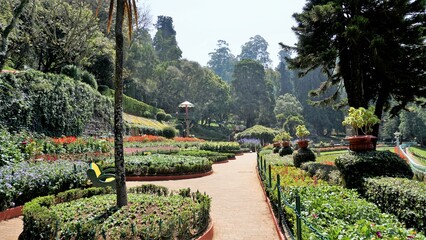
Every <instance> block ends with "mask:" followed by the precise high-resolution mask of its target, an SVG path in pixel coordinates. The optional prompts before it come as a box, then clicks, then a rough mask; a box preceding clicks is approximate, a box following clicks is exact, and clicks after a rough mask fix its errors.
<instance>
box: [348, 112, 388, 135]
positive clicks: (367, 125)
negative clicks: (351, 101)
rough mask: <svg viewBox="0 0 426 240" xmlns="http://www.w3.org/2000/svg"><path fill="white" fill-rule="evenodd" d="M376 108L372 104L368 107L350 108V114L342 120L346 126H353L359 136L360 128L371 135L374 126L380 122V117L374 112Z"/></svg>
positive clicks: (365, 133)
mask: <svg viewBox="0 0 426 240" xmlns="http://www.w3.org/2000/svg"><path fill="white" fill-rule="evenodd" d="M374 111H375V108H374V107H373V106H370V107H369V108H368V109H365V108H363V107H360V108H353V107H350V108H349V114H348V116H347V117H345V120H344V121H343V122H342V124H343V125H344V126H351V127H352V130H353V132H354V134H355V135H356V136H358V129H359V130H360V131H361V132H362V133H363V134H364V135H369V134H371V132H372V131H373V126H374V125H375V124H377V123H380V119H379V118H378V117H377V116H376V115H375V114H374Z"/></svg>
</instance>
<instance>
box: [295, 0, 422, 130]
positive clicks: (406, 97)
mask: <svg viewBox="0 0 426 240" xmlns="http://www.w3.org/2000/svg"><path fill="white" fill-rule="evenodd" d="M425 7H426V4H425V2H424V0H395V1H384V0H379V1H353V0H330V1H320V0H308V1H307V3H306V5H305V7H304V9H303V12H302V13H297V14H294V15H293V16H294V18H295V19H296V22H297V26H296V27H294V28H293V30H294V31H295V33H296V34H297V36H298V38H299V41H298V44H297V47H296V49H297V52H298V56H297V57H296V58H295V59H293V60H292V61H291V63H292V66H293V67H296V68H300V69H304V70H305V72H304V73H307V72H309V71H311V70H313V69H315V68H317V67H321V68H322V71H323V72H324V73H326V74H327V77H328V79H327V82H326V83H325V84H323V85H321V87H320V89H319V90H320V91H321V90H324V89H326V88H327V87H328V86H330V85H339V84H340V86H344V87H345V89H346V93H347V97H348V98H347V101H348V104H349V106H351V107H355V108H357V107H367V106H368V105H369V104H370V103H373V104H374V105H375V114H376V115H377V116H378V117H379V118H381V116H382V113H383V111H384V110H387V109H386V106H389V101H390V100H391V99H395V100H396V101H397V104H396V105H394V106H393V108H392V109H391V112H392V113H394V114H395V113H397V112H398V111H399V110H400V109H402V108H404V107H405V106H406V105H407V104H408V103H409V102H414V101H416V98H417V97H419V96H425V95H426V81H425V78H426V74H425V69H426V45H425V42H424V41H425V40H424V39H425V31H426V30H425V28H424V26H425V25H426V11H425ZM339 90H340V89H336V94H333V95H332V96H331V97H330V98H329V100H332V99H334V98H336V97H337V96H338V92H339ZM320 91H319V92H320ZM373 134H374V135H376V136H377V135H378V125H376V126H375V127H374V132H373Z"/></svg>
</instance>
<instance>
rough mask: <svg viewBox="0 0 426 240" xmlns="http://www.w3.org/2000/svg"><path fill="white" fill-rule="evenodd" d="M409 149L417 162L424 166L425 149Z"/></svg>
mask: <svg viewBox="0 0 426 240" xmlns="http://www.w3.org/2000/svg"><path fill="white" fill-rule="evenodd" d="M409 151H410V152H411V153H413V155H414V157H415V158H416V160H417V161H419V163H421V164H422V165H424V166H426V149H425V148H420V147H410V148H409Z"/></svg>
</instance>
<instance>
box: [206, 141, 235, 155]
mask: <svg viewBox="0 0 426 240" xmlns="http://www.w3.org/2000/svg"><path fill="white" fill-rule="evenodd" d="M198 147H199V148H200V150H209V151H214V152H233V153H236V152H238V151H240V150H241V147H240V144H238V143H237V142H200V143H199V146H198Z"/></svg>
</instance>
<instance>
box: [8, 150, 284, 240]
mask: <svg viewBox="0 0 426 240" xmlns="http://www.w3.org/2000/svg"><path fill="white" fill-rule="evenodd" d="M213 171H214V173H213V174H212V175H209V176H207V177H202V178H194V179H187V180H173V181H155V182H149V183H154V184H156V185H161V186H165V187H168V188H170V189H180V188H187V187H190V188H191V191H196V190H199V191H200V192H206V193H207V194H208V195H209V196H210V197H211V198H212V206H211V216H212V219H213V223H214V238H213V239H218V240H239V239H241V240H243V239H244V240H258V239H268V240H274V239H279V236H278V234H277V232H276V230H275V226H274V223H273V217H272V216H271V213H270V212H269V209H268V206H267V203H266V201H265V196H264V194H263V190H262V188H261V185H260V183H259V180H258V178H257V173H256V153H246V154H244V155H242V156H237V158H236V160H230V161H229V162H227V163H223V164H214V165H213ZM145 183H148V182H127V187H133V186H137V185H141V184H145ZM20 231H22V221H21V220H20V218H16V219H12V220H8V221H3V222H0V236H1V237H0V238H1V239H5V240H9V239H10V240H15V239H17V238H18V235H19V233H20Z"/></svg>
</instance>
